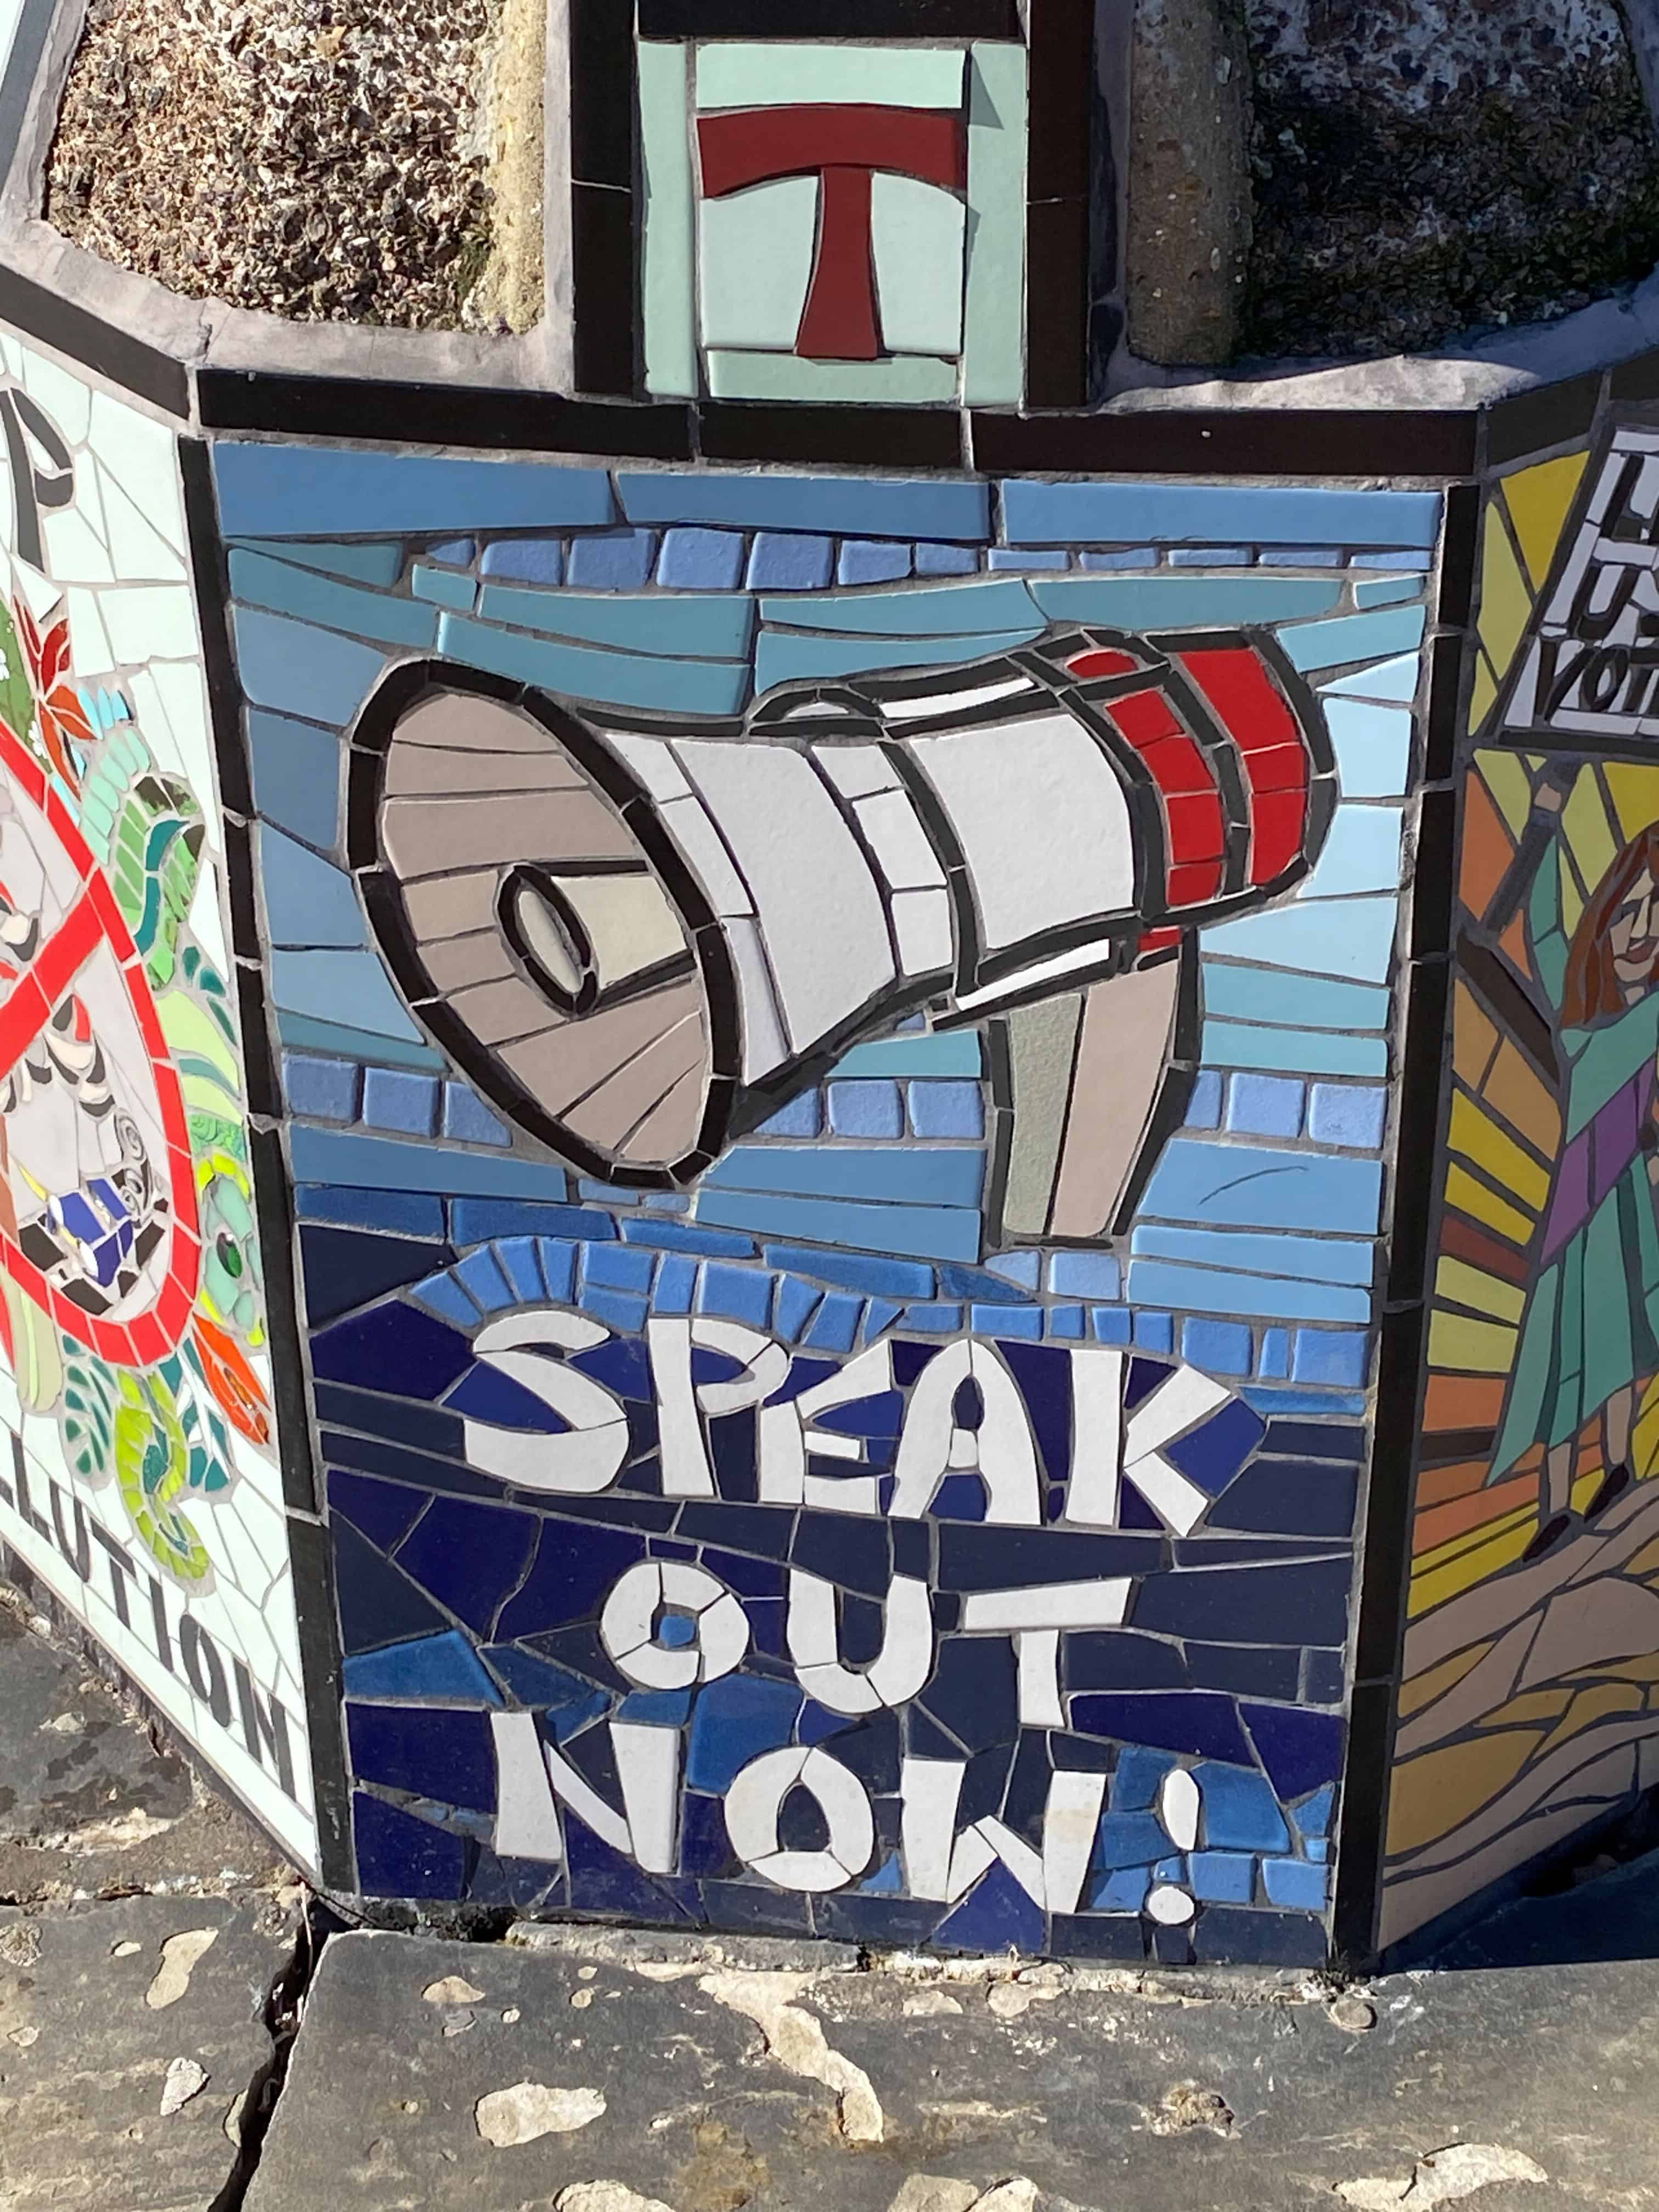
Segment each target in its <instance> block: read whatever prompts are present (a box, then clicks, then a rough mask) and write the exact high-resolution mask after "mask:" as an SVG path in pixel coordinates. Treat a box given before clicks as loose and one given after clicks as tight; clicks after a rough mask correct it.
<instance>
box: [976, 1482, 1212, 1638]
mask: <svg viewBox="0 0 1659 2212" xmlns="http://www.w3.org/2000/svg"><path fill="white" fill-rule="evenodd" d="M973 1480H975V1483H977V1480H978V1478H977V1477H976V1476H975V1477H974V1478H973ZM1165 1557H1166V1554H1165V1552H1164V1544H1163V1541H1162V1539H1161V1538H1160V1537H1156V1536H1141V1535H1121V1534H1119V1535H1110V1536H1094V1535H1088V1534H1085V1533H1084V1532H1083V1531H1081V1530H1079V1529H1073V1528H1066V1529H1064V1530H1057V1531H1054V1532H1050V1531H1049V1530H1048V1529H1046V1528H963V1527H960V1526H953V1527H951V1528H940V1530H939V1583H940V1585H941V1587H942V1588H944V1589H951V1590H980V1589H1007V1588H1009V1587H1011V1586H1012V1585H1013V1584H1014V1583H1020V1584H1027V1583H1029V1584H1033V1585H1035V1584H1036V1583H1073V1582H1085V1581H1091V1580H1093V1579H1094V1578H1095V1577H1102V1576H1109V1575H1146V1574H1151V1573H1152V1572H1153V1571H1155V1570H1156V1569H1158V1567H1159V1566H1161V1565H1163V1564H1164V1559H1165ZM1163 1579H1164V1581H1169V1580H1170V1579H1178V1577H1174V1578H1172V1577H1164V1578H1163ZM1212 1579H1213V1577H1211V1576H1209V1575H1206V1576H1205V1577H1204V1581H1205V1582H1206V1583H1209V1582H1210V1581H1212ZM1156 1587H1158V1584H1157V1583H1153V1584H1151V1585H1149V1588H1156ZM1135 1626H1137V1627H1138V1628H1159V1627H1162V1626H1164V1623H1163V1622H1161V1621H1151V1620H1145V1619H1144V1618H1143V1617H1142V1607H1140V1606H1139V1605H1138V1606H1137V1607H1136V1608H1135Z"/></svg>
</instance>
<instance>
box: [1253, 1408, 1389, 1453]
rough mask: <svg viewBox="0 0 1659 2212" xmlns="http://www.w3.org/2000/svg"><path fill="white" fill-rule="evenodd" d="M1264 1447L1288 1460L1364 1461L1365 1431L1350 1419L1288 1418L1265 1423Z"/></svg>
mask: <svg viewBox="0 0 1659 2212" xmlns="http://www.w3.org/2000/svg"><path fill="white" fill-rule="evenodd" d="M1266 1443H1267V1449H1268V1450H1269V1451H1273V1452H1283V1453H1284V1454H1285V1456H1286V1457H1287V1458H1291V1459H1332V1460H1351V1461H1353V1462H1360V1461H1363V1460H1364V1456H1365V1431H1364V1429H1363V1428H1358V1427H1356V1426H1355V1425H1353V1424H1352V1422H1349V1421H1291V1420H1286V1419H1283V1418H1282V1417H1280V1418H1279V1419H1273V1420H1271V1421H1269V1422H1268V1424H1267V1439H1266Z"/></svg>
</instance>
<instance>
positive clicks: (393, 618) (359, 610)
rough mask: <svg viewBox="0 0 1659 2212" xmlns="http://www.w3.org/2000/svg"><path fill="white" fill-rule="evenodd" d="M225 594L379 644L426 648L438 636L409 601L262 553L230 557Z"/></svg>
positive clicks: (423, 609)
mask: <svg viewBox="0 0 1659 2212" xmlns="http://www.w3.org/2000/svg"><path fill="white" fill-rule="evenodd" d="M230 591H231V597H232V598H233V599H235V600H236V601H237V602H238V603H239V604H240V605H243V606H251V607H264V608H265V609H267V610H268V611H270V613H272V614H278V615H293V616H295V617H297V618H298V619H299V620H300V621H301V622H311V623H319V624H321V625H322V627H323V628H325V629H337V630H344V631H346V632H347V633H348V635H350V636H352V637H360V638H370V639H373V640H374V641H376V642H377V643H379V644H381V645H407V646H413V647H431V645H432V644H433V643H434V642H435V640H436V637H437V635H438V617H437V616H436V615H435V613H434V612H433V611H432V609H431V608H430V607H428V606H423V605H421V604H420V603H419V602H417V601H416V600H414V599H393V598H392V597H391V595H390V594H389V593H385V592H368V591H364V590H362V588H361V587H360V586H357V585H356V584H344V583H341V582H339V581H338V580H337V579H336V578H334V577H332V576H320V575H319V574H317V573H316V571H315V570H314V569H311V568H294V567H291V566H290V565H289V562H286V561H272V560H270V559H269V558H267V556H265V555H264V554H263V553H245V552H240V551H237V552H233V553H232V555H231V556H230Z"/></svg>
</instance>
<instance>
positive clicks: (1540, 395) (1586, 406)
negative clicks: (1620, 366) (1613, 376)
mask: <svg viewBox="0 0 1659 2212" xmlns="http://www.w3.org/2000/svg"><path fill="white" fill-rule="evenodd" d="M1601 384H1602V371H1601V370H1600V369H1599V368H1598V369H1593V370H1592V371H1591V372H1590V374H1589V375H1587V376H1574V377H1569V378H1568V379H1567V380H1566V381H1565V383H1563V384H1545V385H1541V386H1539V388H1538V390H1537V391H1536V392H1519V393H1517V394H1516V397H1515V398H1513V399H1500V400H1499V401H1498V404H1497V405H1496V406H1495V407H1493V408H1492V410H1491V411H1490V413H1489V414H1488V415H1487V416H1486V465H1487V466H1488V467H1489V468H1494V469H1497V468H1502V467H1504V465H1506V464H1507V463H1509V462H1510V461H1515V460H1519V459H1521V458H1522V455H1523V454H1526V453H1540V452H1542V451H1545V450H1547V448H1548V447H1553V446H1565V445H1566V444H1567V443H1568V441H1570V440H1571V439H1573V438H1578V437H1582V436H1583V435H1584V434H1585V432H1586V431H1588V430H1589V427H1590V425H1591V423H1592V422H1594V421H1595V410H1596V408H1597V407H1598V406H1599V405H1600V404H1601Z"/></svg>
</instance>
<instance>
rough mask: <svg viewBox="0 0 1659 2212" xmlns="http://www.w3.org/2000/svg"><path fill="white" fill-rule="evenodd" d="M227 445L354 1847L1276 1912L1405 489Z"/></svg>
mask: <svg viewBox="0 0 1659 2212" xmlns="http://www.w3.org/2000/svg"><path fill="white" fill-rule="evenodd" d="M213 461H214V471H215V477H216V489H217V496H218V502H219V517H220V524H221V528H222V532H223V536H224V540H225V544H226V548H227V570H226V580H227V584H228V593H229V599H230V610H229V614H230V623H231V631H232V636H233V639H234V659H235V666H236V670H237V672H238V676H239V679H240V686H241V690H242V692H243V695H244V702H245V704H244V718H243V719H244V723H245V734H246V745H247V752H248V765H249V772H250V776H251V785H252V797H253V802H254V810H255V831H254V837H255V848H254V849H255V855H256V871H255V872H256V875H257V883H258V899H259V901H260V906H261V911H260V915H259V921H260V927H261V931H262V934H263V936H264V939H265V941H266V942H268V944H269V946H270V952H269V971H268V972H269V988H270V997H271V1000H272V1011H273V1017H274V1022H275V1025H276V1032H277V1034H278V1036H279V1039H280V1044H281V1048H282V1070H283V1073H282V1081H283V1108H284V1126H285V1129H286V1141H287V1144H288V1147H289V1168H290V1171H291V1176H292V1182H293V1188H294V1194H295V1211H296V1215H297V1234H298V1238H299V1243H300V1249H301V1263H302V1268H301V1271H302V1276H303V1302H304V1312H305V1322H306V1328H307V1336H308V1344H309V1361H310V1367H311V1372H312V1376H313V1385H314V1391H315V1406H316V1416H317V1421H318V1425H319V1444H320V1456H321V1460H322V1462H323V1463H324V1464H325V1467H326V1470H327V1486H328V1506H329V1515H330V1523H331V1529H332V1534H333V1545H334V1565H335V1576H336V1580H337V1590H338V1605H339V1618H340V1626H341V1635H342V1649H343V1654H344V1657H343V1686H344V1691H345V1697H346V1728H347V1741H348V1747H349V1761H350V1768H351V1774H352V1778H353V1784H354V1797H353V1823H354V1832H355V1840H356V1860H357V1870H358V1878H359V1881H360V1883H361V1885H362V1887H363V1888H365V1889H366V1890H368V1891H370V1892H379V1893H392V1894H397V1895H401V1896H425V1897H430V1898H446V1899H459V1898H467V1899H474V1900H478V1901H487V1902H492V1903H501V1902H511V1903H512V1904H513V1905H516V1906H519V1907H520V1908H523V1909H529V1908H535V1909H545V1910H556V1909H574V1910H576V1911H596V1912H616V1913H626V1914H631V1915H635V1916H637V1917H644V1918H647V1919H651V1920H655V1921H659V1922H660V1921H666V1922H669V1923H682V1924H684V1923H714V1924H720V1925H727V1926H747V1927H756V1928H774V1929H795V1930H811V1929H816V1930H817V1931H819V1932H822V1933H826V1934H838V1935H842V1936H850V1937H853V1938H855V1939H858V1940H866V1939H867V1940H870V1941H872V1942H893V1941H903V1942H911V1941H920V1940H924V1939H925V1940H928V1941H932V1942H938V1943H940V1944H942V1945H945V1946H946V1947H954V1948H962V1949H979V1948H999V1947H1001V1946H1003V1945H1006V1944H1008V1943H1016V1944H1018V1945H1019V1946H1020V1947H1021V1948H1027V1949H1039V1948H1054V1949H1058V1950H1061V1951H1069V1952H1073V1953H1079V1954H1092V1955H1097V1956H1103V1957H1122V1958H1130V1959H1139V1958H1141V1957H1144V1956H1146V1955H1147V1954H1148V1952H1149V1950H1150V1951H1151V1952H1152V1953H1153V1954H1156V1955H1157V1956H1159V1957H1163V1958H1168V1959H1173V1960H1180V1959H1186V1958H1188V1957H1191V1956H1193V1955H1195V1954H1196V1955H1200V1956H1227V1957H1233V1958H1255V1959H1260V1960H1290V1961H1305V1960H1316V1959H1318V1958H1321V1957H1322V1956H1323V1955H1324V1953H1325V1949H1326V1945H1327V1937H1326V1933H1325V1914H1326V1910H1327V1905H1328V1879H1329V1872H1330V1868H1329V1863H1328V1850H1329V1844H1330V1838H1332V1836H1333V1835H1334V1819H1335V1812H1336V1795H1337V1790H1338V1786H1339V1781H1340V1765H1341V1759H1342V1753H1343V1737H1344V1725H1343V1707H1344V1650H1345V1644H1346V1638H1347V1634H1348V1620H1349V1607H1350V1598H1351V1587H1352V1579H1353V1573H1352V1570H1353V1547H1354V1534H1355V1515H1356V1510H1357V1498H1358V1486H1359V1482H1360V1480H1361V1475H1362V1471H1363V1468H1364V1462H1365V1459H1366V1454H1367V1449H1368V1435H1369V1413H1370V1388H1371V1384H1372V1379H1373V1365H1374V1353H1375V1308H1374V1293H1373V1285H1374V1283H1375V1280H1376V1276H1377V1272H1378V1265H1379V1249H1380V1243H1381V1239H1382V1237H1383V1231H1384V1228H1385V1224H1386V1212H1387V1206H1388V1203H1389V1194H1388V1189H1387V1178H1386V1176H1385V1170H1384V1148H1385V1133H1386V1127H1387V1122H1388V1101H1389V1094H1388V1091H1387V1080H1388V1077H1389V1072H1390V1065H1391V1060H1390V1054H1391V1051H1392V1048H1393V1046H1392V1040H1393V1036H1394V1031H1395V1015H1396V1009H1395V999H1394V985H1395V945H1396V939H1397V936H1398V933H1399V930H1400V927H1401V906H1402V899H1401V879H1402V820H1403V816H1404V811H1405V803H1406V795H1407V784H1408V779H1409V775H1410V771H1411V763H1412V759H1413V722H1414V714H1415V702H1416V700H1417V696H1418V693H1419V672H1420V665H1421V659H1422V656H1421V653H1420V647H1421V642H1422V640H1423V637H1424V634H1425V587H1426V585H1427V582H1428V574H1429V569H1430V567H1431V562H1432V559H1433V550H1434V548H1435V546H1436V544H1437V537H1438V532H1439V527H1440V500H1439V497H1438V495H1437V494H1432V493H1413V492H1386V491H1377V492H1356V493H1352V494H1326V493H1322V492H1319V491H1313V490H1296V489H1261V488H1257V487H1246V486H1228V485H1213V486H1195V487H1189V488H1185V489H1182V488H1176V487H1173V486H1154V485H1145V484H1133V483H1122V484H1115V483H1095V484H1087V485H1080V484H1064V485H1054V484H1048V483H1035V482H1021V481H1010V482H1007V483H1002V484H1000V485H997V486H995V487H994V488H993V487H988V486H987V485H985V484H982V483H972V482H963V481H957V482H943V481H939V480H924V479H917V480H914V481H912V480H905V479H902V478H894V479H885V480H882V479H874V478H844V477H823V476H819V477H799V478H788V477H719V476H688V475H678V474H674V473H671V472H650V471H646V472H638V473H629V472H627V471H623V472H621V473H618V474H617V475H615V476H612V475H609V474H607V473H606V472H605V471H599V470H575V469H572V468H569V467H562V466H555V465H535V464H529V463H519V462H494V461H490V462H476V463H475V462H464V461H457V460H442V459H430V460H428V459H418V458H415V457H411V456H398V455H393V454H390V453H374V452H357V453H346V452H341V451H331V450H327V449H324V448H309V449H307V448H304V447H286V448H284V447H274V446H270V445H260V444H245V443H240V442H237V441H220V442H219V443H217V444H216V446H215V447H214V449H213Z"/></svg>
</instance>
